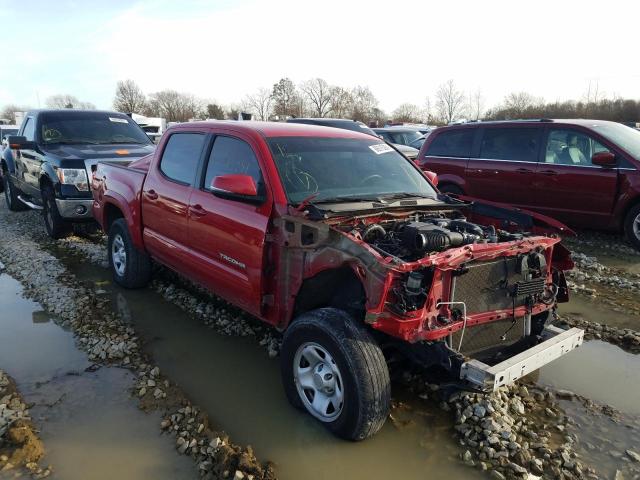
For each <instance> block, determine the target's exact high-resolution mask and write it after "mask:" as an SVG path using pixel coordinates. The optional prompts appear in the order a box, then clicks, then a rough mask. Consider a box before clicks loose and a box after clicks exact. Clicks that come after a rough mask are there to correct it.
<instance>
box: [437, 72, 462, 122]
mask: <svg viewBox="0 0 640 480" xmlns="http://www.w3.org/2000/svg"><path fill="white" fill-rule="evenodd" d="M436 109H437V110H438V116H439V117H440V118H441V119H442V120H443V121H444V122H446V123H451V122H452V121H454V120H456V119H458V118H459V117H460V116H461V115H462V114H463V111H464V93H462V92H461V91H460V90H458V89H457V87H456V85H455V83H454V81H453V80H448V81H447V82H445V83H443V84H442V85H440V87H438V91H437V92H436Z"/></svg>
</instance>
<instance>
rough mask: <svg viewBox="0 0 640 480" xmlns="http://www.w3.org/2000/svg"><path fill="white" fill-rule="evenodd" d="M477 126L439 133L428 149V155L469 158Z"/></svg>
mask: <svg viewBox="0 0 640 480" xmlns="http://www.w3.org/2000/svg"><path fill="white" fill-rule="evenodd" d="M475 133H476V129H475V128H464V129H462V128H461V129H458V130H449V131H448V132H442V133H441V134H440V135H438V136H437V137H436V138H435V139H434V140H433V142H432V143H431V145H429V150H428V151H427V153H426V155H427V156H433V157H461V158H468V157H469V156H470V155H471V147H472V146H473V137H474V135H475Z"/></svg>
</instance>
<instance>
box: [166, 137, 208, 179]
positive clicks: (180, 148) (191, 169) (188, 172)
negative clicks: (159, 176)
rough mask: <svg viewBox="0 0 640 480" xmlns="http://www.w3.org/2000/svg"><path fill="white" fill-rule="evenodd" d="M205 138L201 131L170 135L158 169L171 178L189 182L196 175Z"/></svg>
mask: <svg viewBox="0 0 640 480" xmlns="http://www.w3.org/2000/svg"><path fill="white" fill-rule="evenodd" d="M205 138H206V137H205V135H203V134H201V133H174V134H173V135H171V136H170V137H169V140H168V141H167V145H166V146H165V147H164V152H163V153H162V158H161V159H160V171H161V172H162V173H164V174H165V175H166V176H167V177H168V178H170V179H171V180H175V181H176V182H180V183H185V184H191V183H192V182H193V180H194V179H195V177H196V170H197V168H198V160H199V159H200V154H201V153H202V147H203V145H204V140H205Z"/></svg>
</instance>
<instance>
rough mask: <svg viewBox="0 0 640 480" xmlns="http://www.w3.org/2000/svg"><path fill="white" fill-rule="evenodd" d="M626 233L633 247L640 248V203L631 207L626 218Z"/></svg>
mask: <svg viewBox="0 0 640 480" xmlns="http://www.w3.org/2000/svg"><path fill="white" fill-rule="evenodd" d="M634 224H635V228H634ZM624 233H625V235H626V236H627V240H629V242H631V244H632V245H633V247H634V248H635V249H636V250H640V204H638V205H636V206H634V207H631V210H629V212H628V213H627V216H626V217H625V218H624Z"/></svg>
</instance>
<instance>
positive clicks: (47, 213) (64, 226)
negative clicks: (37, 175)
mask: <svg viewBox="0 0 640 480" xmlns="http://www.w3.org/2000/svg"><path fill="white" fill-rule="evenodd" d="M42 218H43V220H44V227H45V229H46V230H47V233H48V234H49V236H50V237H51V238H55V239H59V238H65V237H68V236H69V235H70V234H71V231H72V225H71V223H69V222H68V221H67V220H65V219H64V218H63V217H62V216H61V215H60V212H59V211H58V205H57V204H56V197H55V196H54V194H53V189H52V188H51V187H49V186H45V187H44V188H43V189H42Z"/></svg>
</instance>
